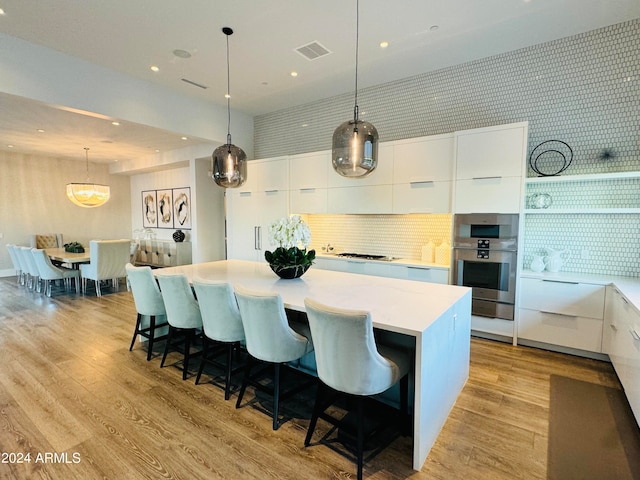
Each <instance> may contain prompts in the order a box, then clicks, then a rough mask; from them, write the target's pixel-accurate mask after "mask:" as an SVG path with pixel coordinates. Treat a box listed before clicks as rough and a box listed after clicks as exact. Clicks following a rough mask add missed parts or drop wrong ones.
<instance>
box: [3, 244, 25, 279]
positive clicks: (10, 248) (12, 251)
mask: <svg viewBox="0 0 640 480" xmlns="http://www.w3.org/2000/svg"><path fill="white" fill-rule="evenodd" d="M7 252H9V258H10V259H11V263H12V264H13V269H14V270H15V271H16V276H17V277H18V285H24V281H23V276H22V275H23V272H22V264H21V263H20V259H19V257H18V253H17V252H16V246H15V245H13V244H11V243H7Z"/></svg>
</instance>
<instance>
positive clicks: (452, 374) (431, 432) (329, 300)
mask: <svg viewBox="0 0 640 480" xmlns="http://www.w3.org/2000/svg"><path fill="white" fill-rule="evenodd" d="M153 273H154V275H155V276H156V277H158V276H161V275H171V274H184V275H185V276H186V277H187V280H188V281H189V282H190V283H193V281H197V280H205V281H214V282H227V283H230V284H231V285H232V286H235V285H239V286H243V287H244V288H247V289H253V290H262V291H269V292H276V293H278V294H280V296H281V297H282V301H283V303H284V306H285V308H287V309H290V310H294V311H299V312H304V311H305V305H304V299H305V298H312V299H314V300H316V301H318V302H320V303H323V304H326V305H332V306H334V307H338V308H344V309H354V310H367V311H369V312H370V313H371V319H372V322H373V326H374V328H376V329H378V330H379V331H381V332H383V333H386V334H389V335H390V338H392V339H393V338H394V337H395V339H396V340H397V341H399V342H400V343H401V344H403V345H405V346H407V347H406V348H408V349H409V350H411V352H410V353H411V354H412V357H413V358H414V365H413V377H414V378H413V382H410V383H413V392H411V394H410V399H411V403H412V405H413V452H412V460H413V461H412V463H413V468H414V469H415V470H420V469H421V468H422V465H423V464H424V462H425V460H426V458H427V455H428V454H429V451H430V450H431V447H432V446H433V444H434V443H435V441H436V438H437V437H438V434H439V433H440V430H441V429H442V427H443V426H444V423H445V422H446V420H447V418H448V416H449V412H450V411H451V409H452V408H453V405H454V404H455V402H456V400H457V398H458V395H459V394H460V392H461V391H462V388H463V387H464V385H465V383H466V381H467V379H468V377H469V360H470V343H471V289H470V288H467V287H459V286H455V285H442V284H436V283H428V282H420V281H414V280H405V279H397V278H386V277H377V276H371V275H360V274H355V273H347V272H336V271H329V270H322V269H319V268H311V269H310V270H309V271H307V272H306V273H305V274H304V275H303V276H302V277H300V278H297V279H293V280H285V279H281V278H278V277H277V276H276V275H275V274H274V273H273V272H272V271H271V269H270V268H269V265H268V264H267V263H266V262H251V261H244V260H221V261H215V262H206V263H196V264H192V265H181V266H177V267H167V268H159V269H156V270H154V271H153Z"/></svg>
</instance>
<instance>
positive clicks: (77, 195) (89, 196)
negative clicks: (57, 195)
mask: <svg viewBox="0 0 640 480" xmlns="http://www.w3.org/2000/svg"><path fill="white" fill-rule="evenodd" d="M84 151H85V159H86V166H87V181H86V182H83V183H67V198H68V199H69V200H71V202H72V203H74V204H75V205H78V206H79V207H83V208H94V207H99V206H101V205H104V204H105V203H107V202H108V201H109V198H110V197H111V189H110V188H109V185H101V184H99V183H92V182H90V181H89V148H88V147H85V148H84Z"/></svg>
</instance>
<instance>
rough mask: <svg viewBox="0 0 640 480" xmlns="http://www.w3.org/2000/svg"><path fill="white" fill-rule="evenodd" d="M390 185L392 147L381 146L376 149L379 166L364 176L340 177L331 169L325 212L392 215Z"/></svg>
mask: <svg viewBox="0 0 640 480" xmlns="http://www.w3.org/2000/svg"><path fill="white" fill-rule="evenodd" d="M392 183H393V146H392V145H390V144H387V145H383V144H381V145H379V146H378V166H377V167H376V169H375V170H374V171H373V172H372V173H371V174H369V175H368V176H366V177H363V178H348V177H342V176H341V175H338V174H337V173H336V172H335V171H334V170H333V168H330V171H329V173H328V181H327V184H328V187H329V188H328V190H327V213H338V214H342V213H354V214H363V213H371V214H385V213H392V212H393V205H392V203H393V201H392V198H393V187H392Z"/></svg>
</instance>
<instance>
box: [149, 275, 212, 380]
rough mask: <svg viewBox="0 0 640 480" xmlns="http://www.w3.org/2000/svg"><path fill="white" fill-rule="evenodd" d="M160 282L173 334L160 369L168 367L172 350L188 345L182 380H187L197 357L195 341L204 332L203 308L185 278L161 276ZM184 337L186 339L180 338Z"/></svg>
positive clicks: (169, 339) (170, 333)
mask: <svg viewBox="0 0 640 480" xmlns="http://www.w3.org/2000/svg"><path fill="white" fill-rule="evenodd" d="M158 283H159V284H160V291H161V292H162V300H163V301H164V308H165V310H166V311H167V321H168V322H169V335H168V336H167V343H166V345H165V347H164V353H163V354H162V361H161V362H160V368H162V367H163V366H164V362H165V360H166V359H167V354H168V353H169V350H170V349H171V348H172V347H173V346H175V345H177V344H178V343H182V344H183V346H184V352H183V365H182V379H183V380H186V379H187V374H188V373H189V360H190V359H191V357H192V356H193V354H192V353H191V347H192V344H193V342H194V340H195V339H196V338H198V337H199V336H200V329H202V316H201V315H200V307H199V306H198V302H197V301H196V299H195V297H194V296H193V292H192V291H191V286H190V285H189V281H188V280H187V277H186V276H185V275H183V274H179V275H158ZM180 334H182V335H183V336H184V338H180Z"/></svg>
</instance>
